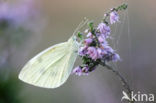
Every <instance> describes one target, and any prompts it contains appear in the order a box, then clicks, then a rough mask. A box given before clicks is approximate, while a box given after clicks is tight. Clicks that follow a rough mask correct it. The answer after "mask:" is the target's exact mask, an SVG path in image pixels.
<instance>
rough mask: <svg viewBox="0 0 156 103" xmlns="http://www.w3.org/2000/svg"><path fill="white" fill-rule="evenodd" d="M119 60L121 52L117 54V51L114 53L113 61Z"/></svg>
mask: <svg viewBox="0 0 156 103" xmlns="http://www.w3.org/2000/svg"><path fill="white" fill-rule="evenodd" d="M118 60H121V59H120V56H119V54H117V53H115V54H113V56H112V61H113V62H117V61H118Z"/></svg>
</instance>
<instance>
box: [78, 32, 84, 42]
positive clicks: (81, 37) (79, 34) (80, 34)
mask: <svg viewBox="0 0 156 103" xmlns="http://www.w3.org/2000/svg"><path fill="white" fill-rule="evenodd" d="M77 36H78V37H79V39H80V40H82V39H83V34H82V33H81V32H78V34H77Z"/></svg>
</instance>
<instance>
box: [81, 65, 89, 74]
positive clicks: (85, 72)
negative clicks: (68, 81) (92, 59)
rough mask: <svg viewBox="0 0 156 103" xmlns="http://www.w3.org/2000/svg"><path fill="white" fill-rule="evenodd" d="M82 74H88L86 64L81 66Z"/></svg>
mask: <svg viewBox="0 0 156 103" xmlns="http://www.w3.org/2000/svg"><path fill="white" fill-rule="evenodd" d="M82 71H83V74H88V73H89V67H88V66H84V67H83V68H82Z"/></svg>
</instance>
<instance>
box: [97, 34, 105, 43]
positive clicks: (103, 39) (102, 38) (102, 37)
mask: <svg viewBox="0 0 156 103" xmlns="http://www.w3.org/2000/svg"><path fill="white" fill-rule="evenodd" d="M98 41H99V42H100V43H103V42H105V41H106V39H105V37H104V36H103V35H100V36H98Z"/></svg>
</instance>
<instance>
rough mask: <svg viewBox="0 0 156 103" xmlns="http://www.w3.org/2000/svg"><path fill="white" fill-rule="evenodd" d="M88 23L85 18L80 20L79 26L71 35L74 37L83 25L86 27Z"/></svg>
mask: <svg viewBox="0 0 156 103" xmlns="http://www.w3.org/2000/svg"><path fill="white" fill-rule="evenodd" d="M87 23H88V19H87V18H86V17H85V18H84V20H82V21H81V22H80V24H79V25H78V26H77V28H76V29H75V31H74V33H73V35H75V34H76V33H77V32H78V31H79V30H80V29H81V28H82V27H83V26H84V25H86V24H87Z"/></svg>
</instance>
